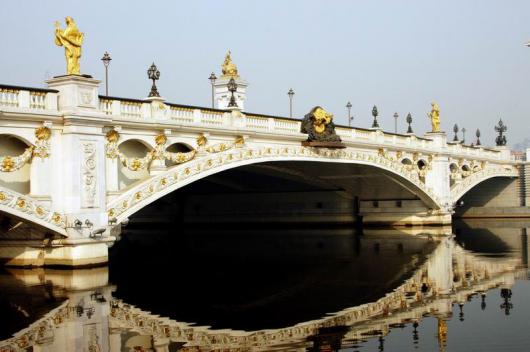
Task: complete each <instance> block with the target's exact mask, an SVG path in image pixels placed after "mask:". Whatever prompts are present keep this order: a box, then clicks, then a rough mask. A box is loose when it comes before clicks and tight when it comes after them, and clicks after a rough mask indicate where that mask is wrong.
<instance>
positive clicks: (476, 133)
mask: <svg viewBox="0 0 530 352" xmlns="http://www.w3.org/2000/svg"><path fill="white" fill-rule="evenodd" d="M475 136H477V143H476V145H480V130H479V129H478V128H477V132H475Z"/></svg>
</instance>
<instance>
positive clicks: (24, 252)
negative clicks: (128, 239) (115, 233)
mask: <svg viewBox="0 0 530 352" xmlns="http://www.w3.org/2000/svg"><path fill="white" fill-rule="evenodd" d="M113 242H114V238H113V237H112V238H110V237H107V238H104V239H100V240H92V239H90V238H88V239H56V240H51V241H36V240H18V241H2V244H1V245H0V263H2V264H4V265H5V266H19V267H41V266H60V267H89V266H97V265H102V264H105V263H107V262H108V246H109V245H110V244H112V243H113Z"/></svg>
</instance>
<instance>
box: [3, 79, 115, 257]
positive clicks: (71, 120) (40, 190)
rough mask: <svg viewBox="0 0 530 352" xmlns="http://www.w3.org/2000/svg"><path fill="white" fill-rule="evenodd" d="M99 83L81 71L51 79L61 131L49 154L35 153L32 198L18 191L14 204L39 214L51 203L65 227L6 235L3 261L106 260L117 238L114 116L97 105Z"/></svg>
mask: <svg viewBox="0 0 530 352" xmlns="http://www.w3.org/2000/svg"><path fill="white" fill-rule="evenodd" d="M99 82H100V81H98V80H95V79H93V78H92V77H90V76H81V75H67V76H59V77H55V78H53V79H51V80H49V81H47V83H48V85H49V87H50V88H53V89H56V90H57V91H58V92H59V93H58V108H59V111H61V114H62V121H61V123H62V124H63V126H62V131H61V132H62V133H61V134H60V135H55V134H54V133H52V136H51V143H50V144H51V145H52V147H51V149H50V153H49V154H50V155H49V157H43V158H38V157H36V158H33V161H32V168H31V190H30V197H31V198H28V199H24V200H23V201H22V200H21V199H22V198H21V197H20V196H18V200H17V201H16V204H17V205H16V206H18V208H19V209H20V210H21V211H22V214H33V213H35V216H40V215H39V213H43V212H44V210H43V209H42V208H41V207H43V206H49V207H50V208H51V212H53V214H52V215H51V218H52V219H55V217H57V219H60V220H54V221H56V222H57V221H59V222H61V227H62V232H61V233H54V232H53V231H50V229H49V228H48V229H39V232H40V235H36V236H32V237H33V238H32V239H24V238H23V237H22V236H20V235H18V236H15V237H13V236H11V237H7V238H6V239H4V240H2V241H1V244H0V260H1V261H2V262H4V263H5V264H6V265H10V266H49V265H51V266H68V267H79V266H91V265H100V264H104V263H106V262H107V261H108V246H109V245H110V244H112V243H113V242H114V240H115V238H114V237H113V236H111V230H112V228H113V226H109V224H108V216H107V211H106V190H107V185H106V181H107V178H106V175H105V169H106V168H105V163H106V160H105V137H104V133H103V127H104V126H105V125H109V124H110V119H109V118H108V116H107V115H105V114H104V113H102V112H101V111H100V110H99V98H98V85H99ZM48 125H50V124H49V123H48ZM45 126H46V123H45ZM56 170H60V171H59V172H57V171H56ZM113 186H116V185H114V184H113ZM4 198H5V196H4ZM14 199H16V197H14ZM30 200H31V201H32V202H34V203H32V204H29V202H30ZM51 200H53V201H51ZM55 214H57V215H55ZM59 214H64V215H62V216H61V215H59ZM14 219H17V216H15V217H14ZM22 220H23V219H22ZM11 222H12V223H15V222H13V221H11ZM37 228H38V226H37ZM11 232H13V231H11ZM61 237H62V238H61Z"/></svg>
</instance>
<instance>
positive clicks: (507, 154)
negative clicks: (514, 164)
mask: <svg viewBox="0 0 530 352" xmlns="http://www.w3.org/2000/svg"><path fill="white" fill-rule="evenodd" d="M494 149H495V150H498V151H499V152H500V153H501V159H503V160H510V158H511V153H512V152H511V151H510V148H508V147H507V146H505V145H498V146H496V147H495V148H494Z"/></svg>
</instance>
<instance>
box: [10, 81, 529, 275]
mask: <svg viewBox="0 0 530 352" xmlns="http://www.w3.org/2000/svg"><path fill="white" fill-rule="evenodd" d="M153 82H154V81H153ZM46 84H47V88H45V89H43V88H30V87H20V86H10V85H0V220H1V224H2V227H1V228H0V238H1V241H0V258H1V259H2V261H3V262H5V263H7V264H8V265H33V266H41V265H65V266H83V265H93V264H98V263H104V262H106V261H107V258H108V256H107V248H108V246H109V245H110V244H112V243H113V241H114V240H115V239H116V236H118V235H119V233H120V228H121V225H122V224H124V223H127V222H128V221H129V219H130V218H133V217H134V216H135V215H136V214H138V213H139V212H142V211H144V210H145V209H147V208H149V205H150V204H152V203H156V202H157V201H158V200H160V199H161V198H163V197H166V198H165V199H167V197H171V196H172V195H173V196H174V194H177V198H178V192H179V191H178V190H180V189H182V188H185V189H188V188H189V187H190V186H192V185H195V184H201V182H202V184H204V183H205V182H207V183H209V185H210V188H209V190H210V191H209V193H208V195H207V196H204V195H202V196H201V195H197V194H194V195H192V196H191V197H190V198H189V199H190V202H191V203H190V204H192V205H193V204H194V206H192V205H188V206H187V209H188V210H189V209H195V211H188V213H187V216H188V218H189V219H191V220H190V221H195V222H216V221H221V222H223V221H232V222H238V221H246V220H248V221H250V220H252V221H268V220H271V219H273V220H274V221H284V220H285V219H282V212H283V213H284V214H285V213H286V212H287V213H290V214H294V215H296V218H297V219H299V220H300V219H301V220H303V221H316V222H319V221H329V222H350V223H353V222H359V221H361V219H362V222H363V223H364V224H375V225H448V224H450V223H451V221H452V215H453V213H454V212H455V210H456V211H457V210H458V207H459V206H462V205H463V204H465V202H462V200H463V199H464V198H465V196H466V194H468V193H469V192H470V191H472V190H474V189H477V187H480V185H485V184H488V185H489V186H488V187H486V188H489V189H490V190H491V189H493V190H492V191H491V192H490V193H491V198H492V199H494V198H495V197H496V196H498V195H499V194H500V193H503V192H505V193H506V192H508V193H506V194H507V195H506V194H505V197H504V198H505V203H506V202H507V203H508V204H511V205H513V204H516V205H522V206H524V203H525V199H526V196H525V193H524V173H525V167H524V166H525V162H523V161H521V160H516V159H515V158H514V157H513V156H512V155H511V151H510V150H509V149H508V148H507V147H506V146H497V147H493V148H487V147H484V146H469V145H464V144H462V143H461V142H451V141H448V140H447V136H446V134H445V133H444V132H433V133H426V134H425V135H424V136H417V135H415V134H414V133H408V134H398V133H389V132H385V131H383V130H382V129H381V128H379V127H375V128H371V129H366V128H359V127H353V128H351V127H346V126H336V128H335V131H336V134H337V135H338V136H339V137H340V139H341V140H342V146H343V148H326V147H318V146H307V145H303V144H304V143H302V142H303V141H305V140H306V139H307V134H305V133H301V132H300V131H301V123H302V120H301V119H293V118H286V117H280V116H268V115H262V114H255V113H250V112H247V111H245V109H244V104H245V101H246V99H247V89H246V88H247V85H248V83H247V82H246V81H245V80H243V79H241V78H240V76H239V75H238V74H237V71H236V75H232V76H230V75H225V74H224V75H223V76H221V78H220V79H217V80H216V81H215V83H214V84H213V95H214V97H215V98H214V100H215V102H216V104H217V108H209V107H198V106H188V105H181V104H174V103H170V102H167V101H165V99H164V98H161V97H160V96H159V94H158V91H156V86H155V85H154V84H153V89H155V91H156V94H150V95H151V96H150V97H148V98H145V99H130V98H118V97H110V96H103V95H99V94H98V90H99V88H100V87H99V86H100V81H99V80H97V79H94V78H92V77H91V76H88V75H77V74H70V75H64V76H58V77H54V78H53V79H50V80H48V81H47V82H46ZM234 87H235V88H234ZM151 93H153V91H152V92H151ZM252 180H254V181H252ZM270 180H274V182H271V181H270ZM252 182H254V183H252ZM212 185H213V186H214V187H212ZM495 185H497V186H496V188H495V187H494V186H495ZM492 187H493V188H492ZM216 189H218V190H222V191H219V192H216V191H215V190H216ZM230 190H231V191H234V192H235V193H237V194H235V195H232V196H230V197H229V198H227V195H226V193H227V191H230ZM484 192H486V191H481V194H484ZM203 193H204V192H203ZM486 193H487V192H486ZM205 197H206V198H205ZM227 199H228V200H227ZM506 199H507V200H506ZM254 200H256V202H254ZM194 202H195V203H194ZM257 203H259V204H260V205H259V206H257V205H256V204H257ZM495 204H496V203H495ZM497 205H498V204H497ZM504 205H507V204H504ZM201 207H202V210H197V209H199V208H201ZM258 208H259V209H258ZM204 209H206V210H204ZM523 213H524V209H523ZM518 214H519V215H521V214H522V213H521V211H520V209H519V212H518ZM525 214H526V215H528V214H527V213H525ZM523 215H524V214H523Z"/></svg>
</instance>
